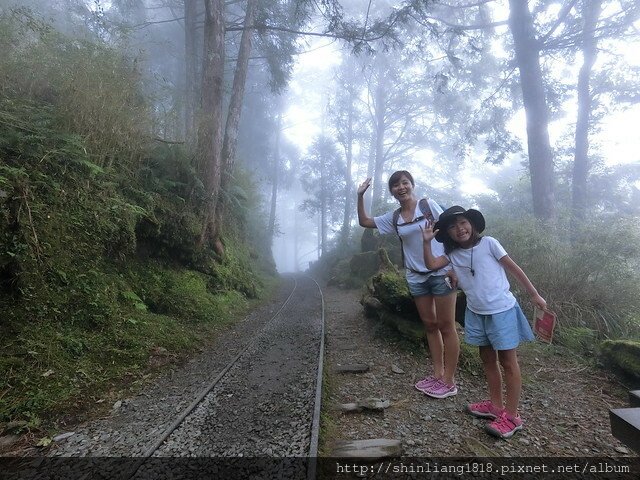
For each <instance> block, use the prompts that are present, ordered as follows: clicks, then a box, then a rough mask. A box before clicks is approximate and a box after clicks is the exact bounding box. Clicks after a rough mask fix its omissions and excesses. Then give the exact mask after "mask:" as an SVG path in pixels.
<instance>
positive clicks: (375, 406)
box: [338, 398, 391, 412]
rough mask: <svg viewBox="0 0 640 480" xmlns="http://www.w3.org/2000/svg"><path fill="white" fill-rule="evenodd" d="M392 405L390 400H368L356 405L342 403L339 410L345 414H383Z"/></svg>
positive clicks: (357, 402) (358, 402)
mask: <svg viewBox="0 0 640 480" xmlns="http://www.w3.org/2000/svg"><path fill="white" fill-rule="evenodd" d="M390 405H391V402H389V400H382V399H380V398H367V399H365V400H362V401H356V402H355V403H342V404H340V405H339V407H338V408H339V409H340V410H341V411H343V412H362V411H363V410H370V411H373V412H381V411H383V410H384V409H386V408H389V406H390Z"/></svg>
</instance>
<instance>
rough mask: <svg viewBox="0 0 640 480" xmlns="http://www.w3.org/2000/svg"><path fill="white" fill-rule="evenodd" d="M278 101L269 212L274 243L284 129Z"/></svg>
mask: <svg viewBox="0 0 640 480" xmlns="http://www.w3.org/2000/svg"><path fill="white" fill-rule="evenodd" d="M280 103H281V102H280V100H279V101H278V122H277V127H276V139H275V148H274V152H273V170H272V173H271V209H270V211H269V239H270V240H271V242H273V238H274V236H275V233H276V207H277V205H278V180H279V176H280V130H281V128H282V110H281V107H280Z"/></svg>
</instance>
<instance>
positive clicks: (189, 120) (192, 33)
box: [184, 0, 198, 147]
mask: <svg viewBox="0 0 640 480" xmlns="http://www.w3.org/2000/svg"><path fill="white" fill-rule="evenodd" d="M197 15H198V9H197V0H184V50H185V52H184V62H185V99H184V131H185V141H186V143H187V146H189V147H192V146H193V145H194V144H195V139H196V129H195V111H196V105H197V102H196V99H197V97H196V92H197V88H196V83H197V82H196V78H197V71H198V69H197V67H196V58H197V55H196V20H197Z"/></svg>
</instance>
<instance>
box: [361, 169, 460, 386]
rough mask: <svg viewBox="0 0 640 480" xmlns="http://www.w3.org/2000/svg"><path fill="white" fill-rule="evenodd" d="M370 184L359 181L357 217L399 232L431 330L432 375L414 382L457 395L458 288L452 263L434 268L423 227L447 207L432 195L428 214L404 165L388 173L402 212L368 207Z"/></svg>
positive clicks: (420, 311) (421, 311)
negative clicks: (451, 281)
mask: <svg viewBox="0 0 640 480" xmlns="http://www.w3.org/2000/svg"><path fill="white" fill-rule="evenodd" d="M370 185H371V178H367V179H366V180H365V181H364V182H362V184H361V185H360V186H359V187H358V221H359V223H360V226H362V227H365V228H377V229H378V230H379V232H380V233H381V234H383V235H385V234H390V233H397V235H398V236H399V237H400V243H401V245H402V254H403V258H404V266H405V269H406V279H407V283H408V284H409V291H410V292H411V295H412V297H413V300H414V302H415V304H416V307H417V309H418V314H419V315H420V319H421V320H422V323H423V324H424V327H425V329H426V332H427V343H428V344H429V351H430V352H431V358H432V361H433V375H429V376H427V377H425V378H424V379H422V380H420V381H419V382H418V383H416V385H415V387H416V388H417V389H418V390H420V391H421V392H423V393H425V394H427V395H429V396H430V397H433V398H447V397H450V396H452V395H456V394H457V393H458V389H457V387H456V384H455V372H456V367H457V365H458V355H459V353H460V341H459V339H458V333H457V331H456V327H455V305H456V292H455V290H454V289H452V288H451V287H449V285H448V284H447V281H446V280H445V278H446V274H447V271H448V270H449V269H450V267H445V268H442V269H440V270H435V271H429V270H428V269H427V267H426V265H425V263H424V255H423V247H422V228H423V227H424V226H425V223H426V221H427V220H430V221H437V220H438V217H439V216H440V213H441V212H442V208H441V207H440V206H439V205H438V204H437V203H436V202H434V201H433V200H431V199H428V200H427V203H428V208H426V210H427V211H426V212H425V213H424V214H423V212H422V211H421V209H420V206H419V202H418V199H417V198H416V196H415V194H414V187H415V182H414V180H413V177H412V176H411V174H410V173H409V172H407V171H405V170H401V171H398V172H395V173H394V174H393V175H391V177H389V191H390V192H391V195H393V197H394V198H395V199H396V200H397V201H398V202H400V209H399V210H400V212H399V215H395V216H394V212H387V213H385V214H384V215H381V216H379V217H373V218H372V217H370V216H369V215H368V214H367V212H366V211H365V208H364V193H365V192H366V191H367V189H368V188H369V186H370ZM425 217H426V218H425ZM396 218H397V220H396ZM394 220H395V221H394ZM432 248H433V249H434V251H435V252H438V253H437V254H438V255H443V254H444V250H443V247H442V244H440V243H438V242H436V241H435V240H434V242H433V245H432Z"/></svg>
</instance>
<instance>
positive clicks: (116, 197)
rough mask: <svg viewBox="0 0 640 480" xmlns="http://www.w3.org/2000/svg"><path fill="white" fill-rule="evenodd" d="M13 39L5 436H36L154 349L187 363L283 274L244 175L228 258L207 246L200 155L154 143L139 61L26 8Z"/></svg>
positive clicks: (7, 54)
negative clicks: (15, 429)
mask: <svg viewBox="0 0 640 480" xmlns="http://www.w3.org/2000/svg"><path fill="white" fill-rule="evenodd" d="M0 32H2V33H1V34H0V70H2V72H3V76H2V78H0V312H2V315H1V318H0V350H1V352H2V354H1V356H0V372H1V374H0V427H2V426H3V425H5V426H6V425H7V424H8V423H10V422H11V424H12V425H20V426H21V428H22V429H23V430H24V429H30V428H35V427H38V426H39V425H42V424H43V422H44V420H43V419H45V418H47V419H55V418H56V415H57V414H60V413H62V412H64V411H68V410H69V408H70V407H72V408H76V407H77V406H81V405H82V404H86V403H89V404H91V403H94V402H95V401H97V400H98V399H99V398H100V396H101V395H102V394H103V393H104V392H106V391H107V390H109V389H111V388H113V387H114V386H117V385H118V384H121V383H122V382H124V381H127V382H131V381H132V379H135V378H139V377H140V376H142V375H144V374H146V373H148V372H149V370H150V369H151V368H152V367H153V365H150V362H149V358H150V355H153V353H154V352H156V353H157V352H162V354H163V355H165V356H167V357H169V358H176V359H177V358H180V357H181V356H184V355H185V354H186V353H188V352H189V351H191V350H193V349H194V348H196V346H198V345H200V344H202V343H203V342H205V341H206V340H207V339H210V338H211V336H212V333H214V332H215V331H216V329H218V328H219V327H220V326H222V325H224V324H226V323H228V322H230V321H233V319H235V318H237V316H238V315H240V314H241V313H243V312H244V311H245V310H246V309H247V308H248V307H249V306H250V304H251V302H254V301H259V299H260V298H261V297H264V296H265V295H268V293H269V291H270V288H271V286H273V285H274V284H275V282H276V281H277V280H276V277H275V269H274V265H273V260H272V257H271V253H270V248H269V245H270V242H269V241H268V240H267V239H266V235H265V234H264V233H263V232H266V230H267V229H266V225H264V223H265V220H264V218H265V215H264V212H262V211H261V208H260V205H262V204H263V201H262V200H261V198H260V197H259V195H258V193H257V191H258V189H257V187H256V186H255V185H254V182H253V180H252V178H251V177H250V176H249V175H248V174H245V173H243V172H242V171H241V170H240V169H238V171H237V172H236V173H235V175H234V181H233V182H234V183H233V185H232V186H231V187H230V190H229V191H227V192H224V193H225V195H227V199H228V202H227V204H228V205H229V208H232V209H233V211H234V219H235V221H234V223H233V225H225V228H224V229H223V232H222V241H223V243H224V245H225V254H224V256H223V257H219V256H216V255H215V254H213V251H212V250H211V249H210V248H209V247H208V245H206V244H205V245H203V246H199V242H198V239H199V236H200V233H201V231H202V226H203V224H204V220H203V219H204V211H205V202H206V199H205V194H204V188H203V185H202V182H201V181H200V179H199V178H198V176H197V174H196V168H195V166H194V158H193V156H192V155H191V154H190V153H189V151H188V150H187V149H186V148H183V146H182V145H173V144H167V143H163V142H159V141H157V140H154V137H153V135H152V134H151V132H152V130H153V127H152V125H153V123H154V119H153V115H152V111H151V108H150V106H149V104H148V102H147V100H146V99H145V96H144V94H143V89H142V86H141V84H140V81H139V78H138V75H137V74H136V71H135V66H134V65H132V64H130V63H129V62H128V60H127V59H126V58H123V57H122V55H120V54H119V53H118V52H116V51H114V50H110V49H109V48H108V47H107V46H105V45H101V44H99V43H95V42H93V43H92V42H83V41H71V40H69V39H66V38H65V37H63V36H62V35H60V34H58V33H56V32H55V31H53V30H52V29H51V28H49V27H48V26H47V25H46V24H43V23H40V22H39V21H37V19H34V18H31V17H28V16H25V15H24V12H23V13H22V14H21V15H19V14H17V13H15V12H14V13H13V14H7V15H4V16H2V15H0ZM25 49H28V50H29V52H30V54H29V55H24V50H25ZM97 108H99V111H98V110H96V109H97ZM47 421H48V422H49V421H50V420H47ZM0 430H4V428H0Z"/></svg>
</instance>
